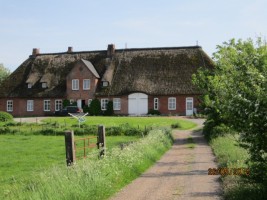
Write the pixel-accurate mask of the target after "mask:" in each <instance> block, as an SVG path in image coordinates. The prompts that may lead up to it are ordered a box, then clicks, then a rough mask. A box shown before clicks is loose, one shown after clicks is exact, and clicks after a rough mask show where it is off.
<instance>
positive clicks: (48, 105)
mask: <svg viewBox="0 0 267 200" xmlns="http://www.w3.org/2000/svg"><path fill="white" fill-rule="evenodd" d="M50 105H51V104H50V100H44V111H50Z"/></svg>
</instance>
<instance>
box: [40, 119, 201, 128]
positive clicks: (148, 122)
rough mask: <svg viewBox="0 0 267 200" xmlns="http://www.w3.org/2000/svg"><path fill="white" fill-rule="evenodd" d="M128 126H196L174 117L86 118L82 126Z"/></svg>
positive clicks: (63, 121)
mask: <svg viewBox="0 0 267 200" xmlns="http://www.w3.org/2000/svg"><path fill="white" fill-rule="evenodd" d="M44 122H48V123H53V122H57V123H58V124H60V125H61V126H71V125H74V124H78V122H77V120H76V119H75V118H73V117H51V118H49V119H45V120H44ZM127 123H128V124H129V125H130V126H133V127H139V128H145V127H170V126H171V124H176V123H178V124H179V125H180V128H179V129H181V130H185V129H190V128H193V127H195V126H196V124H194V123H192V122H189V121H187V120H183V119H178V118H175V117H95V116H94V117H90V116H89V117H86V121H85V122H84V124H87V125H99V124H102V125H104V126H118V125H122V124H127Z"/></svg>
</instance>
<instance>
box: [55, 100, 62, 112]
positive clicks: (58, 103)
mask: <svg viewBox="0 0 267 200" xmlns="http://www.w3.org/2000/svg"><path fill="white" fill-rule="evenodd" d="M61 108H62V100H61V99H56V100H55V111H59V110H61Z"/></svg>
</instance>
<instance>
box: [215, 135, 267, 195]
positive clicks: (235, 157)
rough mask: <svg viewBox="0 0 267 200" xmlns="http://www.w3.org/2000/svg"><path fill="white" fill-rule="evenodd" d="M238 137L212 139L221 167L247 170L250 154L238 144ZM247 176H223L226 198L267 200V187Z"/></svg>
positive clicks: (227, 136) (228, 136)
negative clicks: (247, 160)
mask: <svg viewBox="0 0 267 200" xmlns="http://www.w3.org/2000/svg"><path fill="white" fill-rule="evenodd" d="M237 138H238V135H235V136H233V135H230V134H226V135H223V136H219V137H216V138H213V139H211V141H210V145H211V147H212V149H213V151H214V153H215V155H216V158H217V160H218V163H219V166H220V167H227V168H247V167H248V166H247V164H246V159H247V158H248V156H249V155H248V152H247V151H246V150H245V149H244V148H242V147H240V146H239V145H238V142H237ZM248 178H249V177H246V176H243V177H242V176H233V175H228V176H223V177H222V181H223V190H224V198H225V199H227V200H266V199H267V186H264V185H263V184H257V183H253V182H251V181H250V180H249V179H248Z"/></svg>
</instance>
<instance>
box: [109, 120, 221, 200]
mask: <svg viewBox="0 0 267 200" xmlns="http://www.w3.org/2000/svg"><path fill="white" fill-rule="evenodd" d="M188 120H191V121H193V122H196V123H197V124H198V127H197V128H195V131H194V130H187V131H178V130H175V131H173V135H174V138H175V142H174V145H173V147H172V148H171V149H170V150H169V151H168V152H167V153H166V154H165V155H164V156H162V158H161V159H160V160H159V161H158V162H156V164H155V165H154V166H153V167H151V168H150V169H149V170H147V171H146V172H145V173H144V174H142V175H141V176H140V177H139V178H137V179H135V180H134V181H133V182H132V183H130V184H129V185H127V186H126V187H125V188H123V189H122V190H121V191H120V192H118V193H117V194H116V195H115V196H114V197H112V198H111V199H112V200H131V199H135V200H142V199H143V200H157V199H160V200H165V199H166V200H168V199H193V200H195V199H201V200H202V199H203V200H204V199H205V200H209V199H222V197H221V185H220V182H219V176H212V175H208V169H209V168H216V167H217V165H216V163H215V161H214V160H215V157H214V155H213V153H212V151H211V148H210V146H208V144H207V142H206V141H205V139H204V138H203V135H202V133H201V131H197V129H199V128H200V127H202V124H203V120H200V119H188ZM189 136H191V137H192V138H193V141H194V142H195V148H188V146H187V145H186V144H187V142H188V141H187V138H188V137H189Z"/></svg>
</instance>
